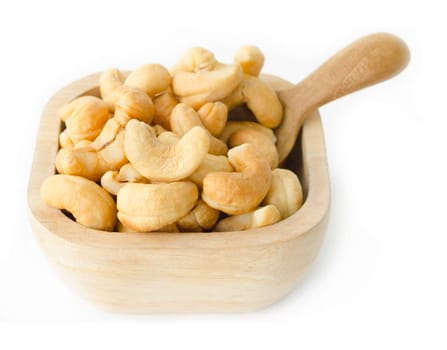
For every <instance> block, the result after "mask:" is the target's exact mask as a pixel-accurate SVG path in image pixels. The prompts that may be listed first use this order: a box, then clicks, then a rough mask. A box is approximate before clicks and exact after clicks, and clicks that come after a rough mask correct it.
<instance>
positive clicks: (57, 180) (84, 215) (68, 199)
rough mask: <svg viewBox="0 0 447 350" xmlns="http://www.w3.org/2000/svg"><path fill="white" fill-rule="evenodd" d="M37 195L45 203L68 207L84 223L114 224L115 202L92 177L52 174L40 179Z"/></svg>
mask: <svg viewBox="0 0 447 350" xmlns="http://www.w3.org/2000/svg"><path fill="white" fill-rule="evenodd" d="M40 195H41V197H42V199H43V200H44V201H45V202H46V203H47V204H48V205H50V206H52V207H55V208H59V209H65V210H68V211H69V212H70V213H71V214H73V216H74V217H75V219H76V221H77V222H79V223H80V224H82V225H84V226H88V227H91V228H95V229H98V230H105V231H112V230H113V227H114V226H115V220H116V207H115V202H114V200H113V199H112V197H111V196H110V195H109V194H108V193H107V192H106V191H105V190H104V189H103V188H101V187H100V186H99V185H97V184H96V183H94V182H93V181H90V180H87V179H85V178H83V177H80V176H71V175H52V176H50V177H48V178H47V179H46V180H45V181H44V182H43V184H42V186H41V188H40Z"/></svg>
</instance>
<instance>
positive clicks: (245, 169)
mask: <svg viewBox="0 0 447 350" xmlns="http://www.w3.org/2000/svg"><path fill="white" fill-rule="evenodd" d="M228 158H229V160H230V163H231V164H232V165H233V167H234V169H235V170H236V171H237V172H233V173H228V172H214V173H209V174H208V175H206V176H205V178H204V179H203V192H202V199H203V200H204V201H205V203H206V204H208V205H209V206H210V207H212V208H215V209H218V210H221V211H223V212H224V213H226V214H229V215H236V214H243V213H246V212H249V211H250V210H253V209H254V208H256V207H257V206H258V205H259V204H260V203H261V201H262V200H263V199H264V197H265V195H266V194H267V191H268V190H269V188H270V184H271V179H272V172H271V170H270V165H269V164H268V162H267V161H266V160H265V159H262V158H260V157H259V156H258V154H257V152H256V149H255V147H254V146H253V145H251V144H243V145H241V146H237V147H235V148H232V149H230V151H228Z"/></svg>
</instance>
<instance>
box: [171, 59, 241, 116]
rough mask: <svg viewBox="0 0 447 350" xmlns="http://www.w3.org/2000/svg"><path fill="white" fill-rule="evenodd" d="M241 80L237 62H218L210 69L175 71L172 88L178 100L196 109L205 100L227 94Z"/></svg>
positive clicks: (209, 100)
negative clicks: (195, 71)
mask: <svg viewBox="0 0 447 350" xmlns="http://www.w3.org/2000/svg"><path fill="white" fill-rule="evenodd" d="M241 80H242V69H241V67H240V66H239V65H238V64H233V65H231V64H228V65H225V64H220V63H219V64H217V65H216V67H215V69H214V70H210V71H199V72H197V73H194V72H184V71H180V72H176V73H175V75H174V77H173V78H172V90H173V91H174V94H175V95H176V96H178V98H179V99H180V101H182V102H185V103H187V104H189V105H190V106H192V107H193V108H195V109H198V108H200V107H201V106H203V105H204V104H205V103H207V102H215V101H218V100H221V99H223V98H225V97H226V96H228V95H229V94H230V93H231V92H232V91H233V90H234V89H235V88H236V87H237V86H238V85H239V83H240V82H241Z"/></svg>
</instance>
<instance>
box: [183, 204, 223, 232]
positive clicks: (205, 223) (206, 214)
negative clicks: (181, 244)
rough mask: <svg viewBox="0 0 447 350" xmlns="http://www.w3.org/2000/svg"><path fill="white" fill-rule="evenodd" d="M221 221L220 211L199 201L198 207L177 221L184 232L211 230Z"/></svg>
mask: <svg viewBox="0 0 447 350" xmlns="http://www.w3.org/2000/svg"><path fill="white" fill-rule="evenodd" d="M218 219H219V211H218V210H216V209H214V208H211V207H209V206H208V205H207V204H206V203H205V202H203V201H202V200H199V201H198V202H197V204H196V206H195V207H194V208H193V209H192V210H191V211H190V212H189V213H188V214H186V215H185V216H183V217H181V218H180V219H178V220H177V222H176V224H177V227H178V228H179V229H180V231H182V232H201V231H203V230H210V229H211V228H212V227H213V226H214V224H215V223H216V222H217V220H218Z"/></svg>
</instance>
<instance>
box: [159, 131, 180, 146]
mask: <svg viewBox="0 0 447 350" xmlns="http://www.w3.org/2000/svg"><path fill="white" fill-rule="evenodd" d="M157 140H158V141H160V142H162V143H165V144H167V145H175V144H176V143H177V142H178V141H179V140H180V137H179V136H178V135H177V134H176V133H175V132H172V131H167V132H164V133H162V134H160V135H159V136H158V137H157Z"/></svg>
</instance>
